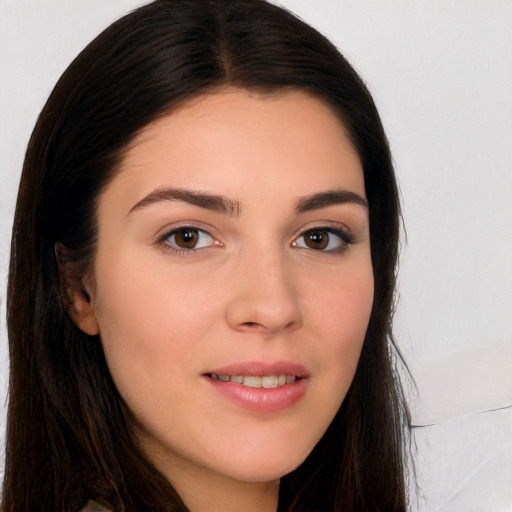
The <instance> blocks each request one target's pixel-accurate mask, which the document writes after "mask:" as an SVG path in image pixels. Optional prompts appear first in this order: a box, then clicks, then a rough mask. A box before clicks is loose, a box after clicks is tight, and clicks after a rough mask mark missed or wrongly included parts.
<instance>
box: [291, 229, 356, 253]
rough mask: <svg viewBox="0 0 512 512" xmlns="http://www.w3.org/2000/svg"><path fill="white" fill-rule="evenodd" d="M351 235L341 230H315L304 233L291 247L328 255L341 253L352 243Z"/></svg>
mask: <svg viewBox="0 0 512 512" xmlns="http://www.w3.org/2000/svg"><path fill="white" fill-rule="evenodd" d="M353 241H354V240H353V238H352V235H351V234H350V233H349V232H347V231H345V230H342V229H335V228H330V227H329V228H327V227H326V228H315V229H308V230H307V231H304V232H303V233H302V235H301V236H299V238H297V239H296V240H295V241H294V242H293V243H292V246H293V247H298V248H302V249H313V250H314V251H322V252H328V253H334V254H335V253H341V252H343V251H344V250H345V249H347V248H348V246H349V245H351V244H352V243H353Z"/></svg>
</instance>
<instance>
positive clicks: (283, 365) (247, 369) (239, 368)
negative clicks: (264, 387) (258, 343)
mask: <svg viewBox="0 0 512 512" xmlns="http://www.w3.org/2000/svg"><path fill="white" fill-rule="evenodd" d="M211 373H214V374H216V375H254V376H265V375H295V376H296V377H300V378H307V377H309V376H310V374H309V372H308V370H307V369H306V368H305V366H303V365H302V364H300V363H296V362H293V361H274V362H264V361H245V362H238V363H230V364H227V365H225V366H221V367H219V368H214V369H212V370H211V371H208V372H206V373H205V374H206V375H208V374H211Z"/></svg>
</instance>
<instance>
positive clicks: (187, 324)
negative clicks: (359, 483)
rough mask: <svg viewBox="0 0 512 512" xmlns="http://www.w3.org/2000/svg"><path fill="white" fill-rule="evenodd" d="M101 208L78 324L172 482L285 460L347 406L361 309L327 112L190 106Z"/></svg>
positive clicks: (356, 198) (270, 476) (353, 229)
mask: <svg viewBox="0 0 512 512" xmlns="http://www.w3.org/2000/svg"><path fill="white" fill-rule="evenodd" d="M97 215H98V245H97V253H96V257H95V265H94V275H93V276H92V277H93V279H91V280H90V282H91V283H93V286H91V289H90V290H89V291H90V294H91V302H90V308H91V314H92V315H93V318H94V321H92V322H91V321H89V323H87V326H86V327H85V328H84V330H88V331H89V333H90V334H94V333H95V332H96V330H98V331H99V333H100V336H101V340H102V343H103V347H104V350H105V355H106V359H107V362H108V366H109V369H110V372H111V374H112V377H113V379H114V382H115V384H116V386H117V388H118V390H119V393H120V394H121V396H122V397H123V399H124V401H125V402H126V405H127V407H128V409H129V410H130V411H131V413H132V416H133V418H134V428H135V432H136V435H137V436H138V438H139V440H140V442H141V444H142V446H143V448H144V450H145V451H146V453H147V454H148V456H149V458H150V459H151V460H152V461H153V462H154V463H155V464H156V466H157V467H158V468H159V469H160V470H161V471H162V472H163V473H164V474H165V475H166V476H168V478H169V479H170V480H171V481H173V482H175V483H176V482H179V481H180V480H182V479H183V478H187V477H186V475H189V476H190V475H198V474H201V475H211V476H212V475H214V476H216V477H217V478H218V477H219V476H222V477H229V478H232V479H235V480H239V481H245V482H267V481H273V480H276V479H278V478H280V477H281V476H283V475H284V474H286V473H288V472H290V471H291V470H293V469H294V468H295V467H297V466H298V465H299V464H300V463H301V462H302V461H303V460H304V459H305V458H306V457H307V455H308V454H309V453H310V452H311V450H312V449H313V447H314V446H315V444H316V443H317V442H318V441H319V439H320V438H321V436H322V435H323V434H324V432H325V430H326V429H327V427H328V425H329V424H330V422H331V420H332V419H333V417H334V415H335V414H336V412H337V410H338V408H339V407H340V404H341V402H342V401H343V399H344V397H345V394H346V392H347V390H348V387H349V385H350V383H351V381H352V378H353V376H354V372H355V369H356V365H357V362H358V359H359V355H360V351H361V347H362V344H363V339H364V336H365V331H366V328H367V324H368V320H369V316H370V311H371V308H372V300H373V272H372V264H371V257H370V240H369V225H368V209H367V206H366V200H365V188H364V181H363V173H362V168H361V162H360V159H359V157H358V155H357V153H356V151H355V150H354V148H353V146H352V144H351V143H350V141H349V138H348V137H347V134H346V131H345V129H344V128H343V126H342V125H341V123H340V121H339V120H338V118H337V117H336V116H335V115H334V114H333V113H332V112H331V110H330V109H329V108H328V107H326V105H325V104H324V103H322V102H321V101H319V100H317V99H314V98H312V97H310V96H307V95H306V94H304V93H300V92H286V93H280V94H275V95H271V96H260V95H257V94H252V93H248V92H244V91H240V90H227V91H224V92H219V93H215V94H210V95H206V96H203V97H200V98H199V99H196V100H194V101H191V102H189V103H188V104H186V105H185V106H184V107H182V108H180V109H179V110H178V111H175V112H174V113H172V114H170V115H168V116H165V117H163V118H161V119H159V120H158V121H156V122H154V123H153V124H150V125H149V126H148V127H147V128H146V129H145V130H144V131H143V132H142V133H141V134H140V135H139V136H138V137H137V138H136V140H135V141H134V143H133V144H132V145H131V146H130V148H129V149H128V151H127V153H126V155H125V157H124V160H123V162H122V165H121V169H120V172H119V173H118V174H117V175H116V176H115V178H114V179H113V181H112V182H111V183H110V184H109V185H108V186H107V187H106V189H105V190H104V192H103V193H102V194H101V196H100V198H99V207H98V212H97ZM83 325H85V323H84V324H83ZM184 475H185V476H184Z"/></svg>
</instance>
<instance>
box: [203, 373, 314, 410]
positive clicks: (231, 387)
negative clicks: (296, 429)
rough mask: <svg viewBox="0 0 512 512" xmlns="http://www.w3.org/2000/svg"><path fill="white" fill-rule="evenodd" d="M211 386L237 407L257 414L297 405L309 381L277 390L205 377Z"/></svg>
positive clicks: (298, 382) (301, 381)
mask: <svg viewBox="0 0 512 512" xmlns="http://www.w3.org/2000/svg"><path fill="white" fill-rule="evenodd" d="M204 378H205V379H206V380H207V381H208V383H209V384H210V386H212V387H213V389H215V390H216V391H218V392H219V393H220V394H222V395H223V396H224V397H226V398H227V399H228V400H230V401H231V402H233V403H235V404H236V405H238V406H240V407H243V408H244V409H249V410H251V411H256V412H266V413H269V412H280V411H284V410H285V409H288V408H289V407H291V406H292V405H294V404H296V403H297V402H298V401H299V400H300V399H301V398H302V397H303V396H304V395H305V393H306V387H307V379H300V380H296V381H295V382H293V383H291V384H285V385H284V386H277V387H275V388H251V387H249V386H244V385H243V384H237V383H235V382H222V381H220V380H214V379H211V378H210V377H206V376H205V377H204Z"/></svg>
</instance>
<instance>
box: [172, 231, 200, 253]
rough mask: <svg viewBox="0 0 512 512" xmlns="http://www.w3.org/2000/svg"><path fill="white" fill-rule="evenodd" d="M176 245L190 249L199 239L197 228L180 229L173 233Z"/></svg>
mask: <svg viewBox="0 0 512 512" xmlns="http://www.w3.org/2000/svg"><path fill="white" fill-rule="evenodd" d="M174 240H175V242H176V245H177V246H179V247H182V248H184V249H192V248H193V247H195V245H196V244H197V241H198V240H199V232H198V230H197V229H182V230H180V231H177V232H176V233H175V235H174Z"/></svg>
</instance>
